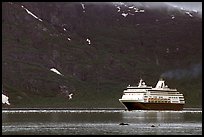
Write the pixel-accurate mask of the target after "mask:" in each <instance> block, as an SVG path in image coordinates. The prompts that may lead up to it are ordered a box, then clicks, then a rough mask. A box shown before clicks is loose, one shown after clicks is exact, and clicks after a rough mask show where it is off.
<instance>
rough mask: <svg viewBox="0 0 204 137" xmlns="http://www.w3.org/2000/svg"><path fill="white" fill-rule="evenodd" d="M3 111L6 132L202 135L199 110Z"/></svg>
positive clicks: (21, 133) (37, 133)
mask: <svg viewBox="0 0 204 137" xmlns="http://www.w3.org/2000/svg"><path fill="white" fill-rule="evenodd" d="M2 112H3V113H2V134H3V135H11V134H12V135H19V134H20V135H168V134H169V135H202V110H197V109H187V110H186V109H184V110H182V111H156V110H155V111H149V110H133V111H126V110H124V109H81V110H77V109H73V110H67V109H64V110H57V109H54V110H52V109H49V110H28V109H23V110H3V111H2ZM121 123H123V124H121Z"/></svg>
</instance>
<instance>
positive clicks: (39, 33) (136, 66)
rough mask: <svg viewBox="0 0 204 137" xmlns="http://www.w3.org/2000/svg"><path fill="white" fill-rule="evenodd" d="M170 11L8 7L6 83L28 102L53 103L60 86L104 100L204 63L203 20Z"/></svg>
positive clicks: (103, 5) (53, 5) (109, 6)
mask: <svg viewBox="0 0 204 137" xmlns="http://www.w3.org/2000/svg"><path fill="white" fill-rule="evenodd" d="M119 9H120V10H119ZM165 9H166V8H161V9H148V8H146V7H143V6H142V5H139V6H133V5H129V7H128V6H127V5H126V6H125V5H124V4H120V3H115V4H110V3H97V4H95V3H79V2H74V3H71V2H69V3H68V2H67V3H62V2H60V3H57V2H56V3H53V2H52V3H44V2H42V3H38V2H12V3H11V2H3V3H2V74H3V78H2V80H3V83H2V84H3V85H4V88H6V89H9V91H10V92H12V93H15V94H18V95H19V94H21V96H22V95H25V94H26V95H29V94H30V93H32V94H34V95H40V96H53V97H54V96H56V95H58V94H61V93H60V92H61V88H60V86H61V85H63V86H66V88H67V90H68V91H70V92H79V93H77V94H78V95H79V94H81V93H82V92H87V91H90V89H92V91H90V93H91V92H96V91H98V92H99V93H103V94H105V93H104V92H103V91H108V90H107V89H109V88H110V87H111V88H112V87H118V86H119V87H123V86H126V85H127V84H131V83H134V82H135V81H138V79H140V77H142V78H143V79H145V80H146V81H150V84H151V82H152V81H156V80H157V79H158V78H159V77H160V76H161V74H162V73H164V72H167V71H169V70H175V69H185V68H187V69H188V68H189V66H191V65H195V64H201V61H202V59H201V56H202V19H201V18H200V17H198V16H197V14H196V13H191V15H192V16H193V17H189V16H188V15H186V14H185V13H182V12H180V11H179V10H165ZM140 11H141V12H140ZM123 13H124V14H125V15H126V16H125V17H124V16H123V15H122V14H123ZM172 16H173V17H174V19H172ZM87 39H88V42H87ZM51 68H55V69H57V70H58V71H60V72H61V73H62V74H63V76H61V75H57V74H55V73H53V72H51V71H50V69H51ZM198 73H200V72H198ZM189 77H190V76H188V78H186V77H184V78H183V79H184V83H185V82H186V80H185V79H189ZM183 79H182V80H183ZM194 79H197V80H198V81H199V79H200V77H199V76H198V77H195V78H194ZM188 82H189V81H188ZM172 83H173V82H172ZM84 87H85V88H84ZM173 87H174V86H173ZM185 88H186V87H184V89H185ZM13 89H16V90H17V91H22V93H23V94H22V93H20V92H17V91H15V90H13ZM82 89H83V91H82ZM197 90H199V92H200V89H199V88H198V89H197ZM117 92H118V93H119V94H120V93H121V92H122V91H117ZM184 92H185V91H184ZM83 94H84V93H83ZM76 96H77V95H76ZM107 96H109V95H107ZM119 96H120V95H119ZM14 98H15V97H14Z"/></svg>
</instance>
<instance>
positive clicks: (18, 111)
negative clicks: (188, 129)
mask: <svg viewBox="0 0 204 137" xmlns="http://www.w3.org/2000/svg"><path fill="white" fill-rule="evenodd" d="M118 112H127V113H135V112H144V113H149V112H162V113H169V112H170V113H202V110H182V111H166V110H164V111H156V110H133V111H125V110H91V109H90V110H55V109H53V110H51V109H50V110H29V109H26V110H2V113H118Z"/></svg>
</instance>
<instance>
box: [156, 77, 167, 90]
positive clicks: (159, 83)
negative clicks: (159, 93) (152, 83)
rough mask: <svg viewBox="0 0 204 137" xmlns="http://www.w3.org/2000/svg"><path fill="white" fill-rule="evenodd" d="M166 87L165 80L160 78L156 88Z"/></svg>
mask: <svg viewBox="0 0 204 137" xmlns="http://www.w3.org/2000/svg"><path fill="white" fill-rule="evenodd" d="M164 87H165V83H164V80H163V79H161V78H160V79H159V81H158V82H157V85H156V87H155V88H164Z"/></svg>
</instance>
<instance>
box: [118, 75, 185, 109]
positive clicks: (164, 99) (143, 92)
mask: <svg viewBox="0 0 204 137" xmlns="http://www.w3.org/2000/svg"><path fill="white" fill-rule="evenodd" d="M119 101H120V102H121V103H122V104H123V105H124V106H125V107H126V108H127V110H129V111H131V110H178V111H179V110H182V109H183V106H184V104H185V101H184V96H183V94H181V93H179V92H178V91H177V89H171V88H169V87H168V86H167V85H165V81H164V80H163V79H160V80H159V81H158V82H157V84H156V86H155V87H154V88H153V87H152V86H147V85H146V84H145V82H144V81H143V80H142V79H141V80H140V82H139V84H138V86H130V85H129V86H128V87H127V88H126V89H125V90H124V91H123V95H122V98H121V99H119Z"/></svg>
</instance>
